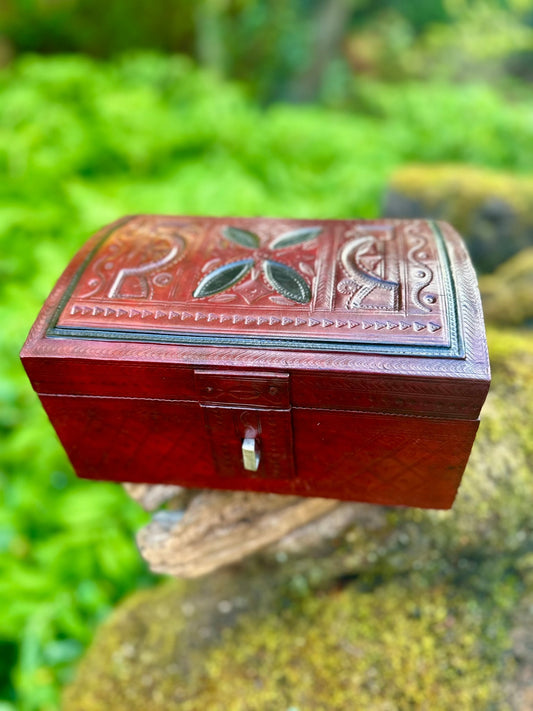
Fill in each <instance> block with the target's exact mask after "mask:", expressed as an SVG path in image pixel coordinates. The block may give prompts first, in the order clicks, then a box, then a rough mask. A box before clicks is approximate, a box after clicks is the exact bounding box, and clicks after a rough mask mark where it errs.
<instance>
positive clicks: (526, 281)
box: [479, 247, 533, 327]
mask: <svg viewBox="0 0 533 711" xmlns="http://www.w3.org/2000/svg"><path fill="white" fill-rule="evenodd" d="M479 287H480V290H481V298H482V301H483V310H484V312H485V318H486V319H487V321H488V322H490V323H494V324H501V325H502V326H508V327H509V326H517V325H520V324H522V323H533V247H529V248H527V249H523V250H521V251H520V252H518V254H516V255H515V256H514V257H511V259H509V260H507V261H506V262H505V263H504V264H502V265H501V266H500V267H499V268H498V269H497V270H496V271H495V272H494V274H490V275H487V276H484V277H482V278H481V279H480V282H479Z"/></svg>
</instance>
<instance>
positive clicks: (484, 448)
mask: <svg viewBox="0 0 533 711" xmlns="http://www.w3.org/2000/svg"><path fill="white" fill-rule="evenodd" d="M489 336H490V339H489V340H490V350H491V355H492V362H493V372H494V385H493V388H492V390H491V393H490V394H489V398H488V400H487V404H486V407H485V409H484V415H483V419H482V424H481V427H480V433H479V436H478V439H477V441H476V445H475V447H474V451H473V454H472V458H471V461H470V464H469V467H468V470H467V472H466V474H465V478H464V483H463V485H462V487H461V490H460V493H459V497H458V500H457V502H456V505H455V506H454V509H453V510H452V511H449V512H443V511H423V510H416V509H412V510H409V509H400V508H384V507H383V508H379V511H380V514H381V516H380V517H379V518H378V519H376V517H369V519H368V520H369V521H372V524H371V527H369V526H368V525H366V526H365V524H364V523H362V524H360V525H358V526H353V527H352V528H351V529H350V530H349V531H348V532H347V534H346V535H344V536H343V537H342V539H341V540H337V541H334V542H325V543H324V548H323V549H322V550H320V551H318V550H315V551H311V552H310V553H309V554H307V555H296V554H295V555H287V554H284V555H280V554H279V553H277V554H276V553H274V552H267V553H264V554H262V555H256V556H254V557H252V558H250V559H248V560H247V561H245V562H243V563H242V564H240V565H239V566H236V567H233V568H228V569H225V570H223V571H219V572H216V573H214V574H212V575H210V576H208V577H206V578H203V579H200V580H195V581H172V582H167V583H165V584H163V585H161V586H160V587H158V588H155V589H152V590H146V591H142V592H139V593H137V594H136V595H134V596H133V597H131V598H130V599H129V600H127V601H126V602H125V603H123V604H122V605H121V606H120V607H119V608H118V609H117V610H116V611H115V612H114V614H113V615H112V616H111V618H110V619H109V620H108V621H107V622H106V623H105V624H104V625H103V626H102V627H101V629H100V631H99V633H98V634H97V637H96V639H95V641H94V643H93V646H92V648H91V649H90V650H89V652H88V654H87V656H86V657H85V659H84V660H83V661H82V663H81V665H80V667H79V670H78V675H77V679H76V680H75V681H74V682H73V684H72V685H71V686H70V687H69V688H68V689H67V690H66V693H65V696H64V706H63V708H64V711H104V709H105V710H107V709H110V708H112V709H113V711H126V709H127V710H128V711H130V709H134V708H135V709H137V708H142V709H146V710H147V711H160V710H161V711H163V709H165V711H174V709H175V710H176V711H177V710H178V709H180V710H181V711H195V710H198V711H204V710H214V711H216V710H218V709H221V710H222V709H223V710H224V711H255V710H257V711H270V709H273V710H276V711H277V710H278V709H283V710H284V711H285V710H288V709H293V710H296V709H298V710H300V711H304V710H305V711H315V710H316V711H318V710H324V711H326V710H327V711H336V710H344V709H346V710H347V711H352V709H355V708H360V709H378V710H383V711H388V710H389V709H390V710H391V711H393V710H394V711H396V710H397V709H399V710H403V709H428V710H429V709H431V711H434V710H436V711H440V710H448V709H450V711H451V710H452V709H453V711H455V710H456V709H461V710H462V711H463V710H464V711H468V710H470V709H471V710H472V711H474V710H475V711H481V710H486V711H489V710H493V709H494V710H495V709H498V711H499V710H500V709H506V708H519V706H516V704H515V703H514V700H515V696H516V695H515V694H514V691H513V690H514V688H515V687H514V686H513V684H514V680H516V679H517V678H518V673H519V669H517V664H518V662H519V663H522V660H521V658H519V655H515V651H514V647H513V639H514V637H513V629H514V626H515V624H518V623H517V622H516V620H517V619H518V618H517V617H516V616H517V614H518V611H520V615H519V619H520V624H521V625H523V626H530V627H531V624H532V620H531V617H532V615H531V606H530V605H524V604H521V600H527V599H528V596H529V599H531V595H532V594H533V576H532V575H531V552H530V551H529V546H528V532H530V530H531V503H530V502H531V500H532V497H533V477H532V476H531V471H532V468H533V467H532V465H533V376H532V373H533V335H531V334H522V335H521V334H516V333H513V332H496V331H494V332H491V333H490V334H489ZM374 509H376V507H373V510H374ZM515 656H516V658H518V662H517V661H516V659H515ZM526 657H527V655H526ZM530 662H531V659H526V661H525V662H524V663H530ZM515 686H516V684H515Z"/></svg>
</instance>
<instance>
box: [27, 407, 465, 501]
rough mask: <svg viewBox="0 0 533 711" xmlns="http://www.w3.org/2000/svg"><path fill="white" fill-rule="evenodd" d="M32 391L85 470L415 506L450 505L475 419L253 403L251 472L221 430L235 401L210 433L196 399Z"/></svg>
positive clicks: (98, 475) (120, 477) (110, 476)
mask: <svg viewBox="0 0 533 711" xmlns="http://www.w3.org/2000/svg"><path fill="white" fill-rule="evenodd" d="M41 400H42V402H43V405H44V407H45V409H46V411H47V413H48V415H49V417H50V419H51V420H52V422H53V424H54V427H55V429H56V431H57V433H58V435H59V438H60V439H61V442H62V444H63V446H64V447H65V449H66V451H67V453H68V455H69V458H70V460H71V462H72V464H73V466H74V468H75V469H76V471H77V473H78V474H79V475H80V476H83V477H86V478H92V479H104V480H113V481H131V482H144V483H152V484H155V483H164V484H177V485H182V486H188V487H193V488H214V489H234V490H250V491H262V492H274V493H280V494H293V495H300V496H322V497H326V498H335V499H346V500H352V501H368V502H372V503H377V504H385V505H400V506H419V507H423V508H444V509H445V508H449V507H450V506H451V505H452V503H453V500H454V498H455V495H456V492H457V488H458V486H459V483H460V480H461V475H462V472H463V470H464V467H465V465H466V462H467V460H468V456H469V453H470V449H471V446H472V443H473V440H474V436H475V433H476V430H477V427H478V422H477V421H466V420H461V421H452V420H436V419H431V418H416V417H401V416H394V415H381V416H380V415H367V414H361V413H355V412H342V411H328V410H312V409H298V408H295V409H293V410H292V418H290V417H288V412H287V411H286V410H277V411H276V410H273V411H271V412H269V411H265V410H256V411H255V412H256V413H257V414H258V415H259V416H260V419H261V420H262V422H263V426H264V433H263V444H264V449H263V451H262V453H261V456H262V464H261V466H260V468H259V470H258V471H257V472H250V471H246V469H245V468H244V467H243V461H242V458H241V450H240V446H239V445H240V438H239V436H238V435H239V433H238V432H236V430H235V431H233V432H228V431H227V429H226V425H227V422H228V417H229V418H230V419H232V421H233V419H234V417H235V413H236V412H238V411H239V409H238V408H220V409H218V413H222V415H226V416H225V417H222V418H221V419H220V418H218V419H219V420H220V422H221V423H222V425H223V429H222V431H221V432H217V433H216V434H215V436H214V437H213V433H212V432H210V428H211V427H213V426H215V427H216V418H215V420H212V419H210V418H207V420H206V408H205V407H201V406H200V405H199V404H198V403H180V402H172V401H153V400H129V399H124V398H92V397H65V396H50V395H44V396H41ZM208 412H210V413H211V408H208ZM242 412H246V413H247V415H250V413H251V414H253V412H254V411H253V409H251V408H246V409H244V408H243V409H242ZM280 418H282V419H283V422H282V426H280V423H279V421H278V420H279V419H280ZM291 420H292V425H291ZM233 429H235V428H233ZM271 433H273V434H271ZM228 436H231V437H232V438H233V439H234V440H235V441H233V440H232V446H229V445H228V447H226V449H225V450H224V451H225V454H226V455H227V456H225V457H224V458H221V455H220V451H219V446H218V444H217V443H219V442H220V441H221V437H222V438H225V437H228ZM292 437H293V438H294V443H293V444H292V443H291V438H292ZM281 441H283V442H284V443H285V444H286V446H284V445H283V442H282V444H281V445H280V442H281ZM233 445H234V446H233ZM228 457H229V460H228ZM222 465H223V466H222ZM221 466H222V470H221Z"/></svg>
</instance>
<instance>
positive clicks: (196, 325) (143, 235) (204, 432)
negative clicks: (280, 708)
mask: <svg viewBox="0 0 533 711" xmlns="http://www.w3.org/2000/svg"><path fill="white" fill-rule="evenodd" d="M21 355H22V360H23V363H24V367H25V368H26V371H27V373H28V375H29V377H30V379H31V382H32V384H33V387H34V388H35V390H36V391H37V393H38V394H39V397H40V399H41V401H42V404H43V406H44V408H45V410H46V412H47V413H48V416H49V418H50V420H51V421H52V424H53V425H54V427H55V429H56V431H57V434H58V435H59V438H60V440H61V442H62V443H63V446H64V447H65V449H66V451H67V453H68V456H69V457H70V460H71V462H72V464H73V466H74V469H75V470H76V472H77V473H78V474H79V475H80V476H82V477H87V478H91V479H110V480H115V481H129V482H149V483H172V484H181V485H183V486H187V487H195V488H198V487H208V488H219V489H242V490H248V489H250V490H255V491H264V492H278V493H283V494H285V493H286V494H298V495H302V496H323V497H334V498H339V499H349V500H356V501H368V502H374V503H379V504H393V505H398V504H399V505H407V506H420V507H429V508H448V507H450V506H451V505H452V503H453V500H454V497H455V494H456V491H457V487H458V485H459V483H460V480H461V475H462V473H463V470H464V467H465V465H466V462H467V459H468V456H469V453H470V449H471V446H472V443H473V441H474V437H475V434H476V430H477V427H478V416H479V411H480V408H481V405H482V404H483V401H484V399H485V396H486V393H487V390H488V387H489V380H490V372H489V365H488V358H487V351H486V343H485V335H484V328H483V320H482V312H481V306H480V301H479V294H478V289H477V285H476V278H475V275H474V271H473V269H472V266H471V264H470V261H469V258H468V255H467V253H466V251H465V248H464V246H463V244H462V242H461V240H460V238H459V237H458V235H457V234H456V233H455V232H454V231H453V230H452V229H451V228H450V227H449V226H448V225H446V224H443V223H432V222H428V221H423V220H414V221H413V220H410V221H407V220H405V221H402V220H386V221H385V220H383V221H382V220H380V221H361V220H354V221H351V220H350V221H340V220H339V221H336V220H287V219H263V218H261V219H242V218H207V217H169V216H135V217H127V218H124V219H122V220H119V221H118V222H116V223H114V224H113V225H111V226H109V227H106V228H105V229H103V230H101V231H100V232H99V233H98V234H96V235H95V236H94V237H93V238H92V239H91V240H90V241H89V242H88V243H87V244H86V245H85V247H83V249H82V250H81V251H80V252H79V253H78V254H77V255H76V256H75V257H74V259H73V260H72V262H71V263H70V264H69V266H68V267H67V269H66V271H65V272H64V274H63V275H62V277H61V278H60V280H59V282H58V283H57V285H56V287H55V288H54V290H53V292H52V294H51V295H50V297H49V298H48V300H47V301H46V303H45V305H44V307H43V309H42V311H41V313H40V315H39V317H38V319H37V321H36V323H35V325H34V326H33V328H32V330H31V332H30V335H29V337H28V340H27V341H26V344H25V345H24V348H23V350H22V354H21Z"/></svg>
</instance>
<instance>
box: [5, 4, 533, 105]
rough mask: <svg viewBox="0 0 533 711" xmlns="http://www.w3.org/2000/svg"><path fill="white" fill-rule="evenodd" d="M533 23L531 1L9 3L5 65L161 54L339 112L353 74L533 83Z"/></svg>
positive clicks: (266, 96)
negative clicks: (79, 56)
mask: <svg viewBox="0 0 533 711" xmlns="http://www.w3.org/2000/svg"><path fill="white" fill-rule="evenodd" d="M141 18H142V19H141ZM532 24H533V5H532V3H531V0H432V2H427V0H409V2H405V1H404V0H196V1H195V2H188V0H171V1H170V2H165V3H154V2H150V0H114V2H112V3H111V4H110V3H109V2H105V0H53V2H52V1H51V0H0V63H1V61H2V57H3V58H4V61H5V60H6V59H7V58H8V57H9V56H10V55H11V54H19V53H21V52H44V53H58V52H83V53H87V54H90V55H92V56H96V57H100V58H102V57H110V56H113V55H116V54H117V53H123V52H126V51H131V50H139V49H144V50H146V49H152V50H158V51H163V52H174V53H181V54H185V55H188V56H189V57H192V58H194V59H195V60H196V61H197V62H198V63H199V64H200V65H202V66H204V67H209V68H211V69H212V70H216V71H217V72H218V73H219V74H220V75H223V76H226V77H229V78H231V79H234V80H235V79H237V80H239V81H243V82H245V83H246V84H247V86H249V87H250V89H251V90H252V91H253V92H254V95H255V96H256V97H259V98H260V99H261V100H267V101H269V100H272V99H280V98H289V99H296V100H312V99H316V98H317V97H322V98H323V99H324V98H326V99H327V98H328V97H329V98H331V96H332V95H334V96H335V100H336V101H338V100H339V99H342V100H343V99H344V98H345V97H346V96H347V94H349V86H348V84H349V82H348V81H347V79H349V77H350V75H351V73H355V74H357V75H364V74H367V73H370V74H372V75H377V76H382V77H388V78H395V79H404V78H406V77H410V76H411V77H412V76H417V77H420V76H425V77H427V76H436V75H442V76H446V77H454V78H455V79H459V80H463V81H464V79H465V78H468V79H470V78H472V77H473V76H474V77H475V76H478V77H479V76H481V75H484V76H489V77H490V78H492V79H495V78H497V77H498V76H499V75H500V74H502V70H503V71H505V70H506V69H509V68H510V67H511V64H513V68H514V70H515V71H516V73H518V74H522V75H528V73H530V72H529V70H528V63H530V54H528V53H531V52H532V51H533V29H532ZM511 60H513V62H511Z"/></svg>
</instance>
